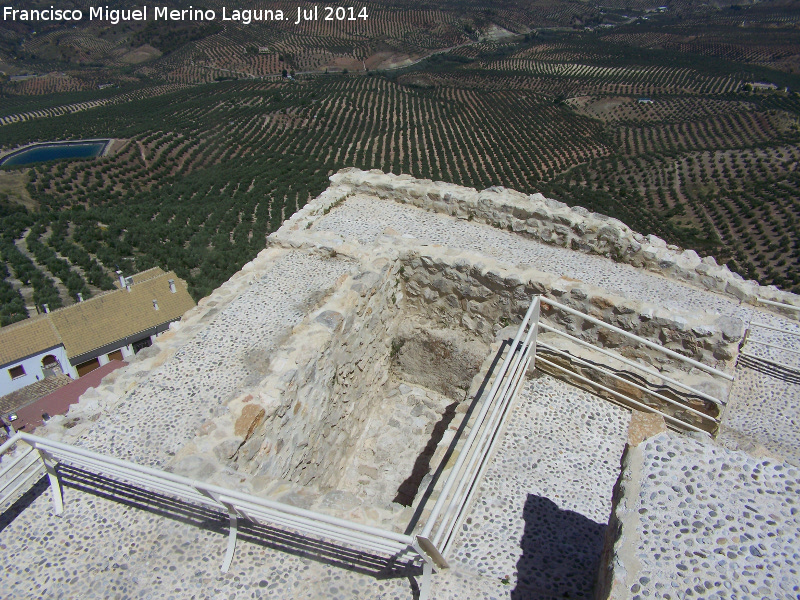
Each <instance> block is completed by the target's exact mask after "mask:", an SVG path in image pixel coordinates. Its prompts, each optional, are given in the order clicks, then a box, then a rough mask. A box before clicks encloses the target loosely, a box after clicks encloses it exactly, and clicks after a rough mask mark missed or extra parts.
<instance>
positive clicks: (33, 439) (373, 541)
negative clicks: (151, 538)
mask: <svg viewBox="0 0 800 600" xmlns="http://www.w3.org/2000/svg"><path fill="white" fill-rule="evenodd" d="M20 441H22V442H26V443H28V444H29V445H30V446H31V447H32V451H34V452H35V456H36V458H35V459H34V461H33V462H32V463H31V464H34V463H36V462H38V460H39V459H40V460H41V461H42V463H43V464H44V467H45V469H46V471H47V474H48V476H49V477H50V485H51V491H52V494H53V504H54V512H55V514H57V515H59V514H61V513H62V512H63V510H64V505H63V494H62V490H61V484H60V482H59V480H58V477H57V475H56V472H55V465H56V461H57V460H61V461H63V462H66V463H70V464H74V465H76V466H79V467H88V468H89V469H90V470H92V471H93V472H99V473H100V474H103V475H108V476H111V477H115V478H119V479H123V480H126V481H128V482H132V483H134V484H136V485H141V486H143V487H147V488H150V489H154V490H156V491H158V492H161V493H166V494H171V495H173V496H177V497H179V498H181V499H183V500H188V501H191V502H198V503H202V504H206V505H209V506H214V507H217V508H218V509H220V510H222V511H225V512H227V513H228V517H229V521H230V528H229V535H228V547H227V550H226V553H225V558H224V560H223V563H222V571H223V572H227V571H228V569H229V567H230V565H231V562H232V560H233V554H234V550H235V546H236V538H237V533H238V518H239V517H244V518H246V519H249V520H252V521H255V522H257V521H259V520H267V521H271V522H273V523H276V524H278V525H282V526H288V527H291V528H293V529H295V530H298V531H301V532H303V533H306V534H311V535H315V536H318V537H322V538H328V539H334V540H336V541H338V542H341V543H344V544H348V545H354V546H358V547H362V548H365V549H367V550H370V551H377V552H383V553H387V554H389V555H392V556H396V555H398V554H401V553H403V552H406V551H409V550H410V551H413V553H414V554H416V555H418V557H419V558H420V559H421V560H422V564H423V579H422V585H421V592H420V598H423V599H426V598H428V597H429V595H430V587H431V581H430V579H431V574H432V572H433V566H434V564H436V566H438V567H446V566H447V563H446V561H444V559H443V558H442V557H441V555H440V554H439V553H438V551H437V550H436V549H435V548H433V547H431V544H430V542H428V540H427V539H424V538H423V539H420V536H411V535H406V534H402V533H397V532H395V531H389V530H386V529H381V528H378V527H373V526H370V525H364V524H361V523H354V522H351V521H347V520H345V519H340V518H338V517H334V516H332V515H326V514H323V513H318V512H315V511H311V510H307V509H303V508H298V507H296V506H291V505H288V504H284V503H281V502H276V501H274V500H267V499H264V498H258V497H256V496H252V495H250V494H246V493H244V492H239V491H236V490H229V489H225V488H223V487H220V486H217V485H213V484H209V483H204V482H201V481H197V480H194V479H190V478H188V477H183V476H181V475H175V474H174V473H168V472H166V471H161V470H158V469H154V468H152V467H145V466H142V465H137V464H135V463H131V462H128V461H125V460H121V459H118V458H113V457H109V456H104V455H102V454H98V453H96V452H92V451H90V450H85V449H83V448H77V447H75V446H70V445H68V444H64V443H61V442H55V441H52V440H48V439H46V438H41V437H38V436H35V435H32V434H29V433H23V432H19V433H17V434H15V435H14V436H13V437H12V438H11V439H10V440H8V442H6V443H5V444H3V445H2V446H0V453H2V452H4V451H5V450H7V449H8V448H10V447H11V446H12V445H13V444H15V443H17V442H20ZM29 455H30V452H28V453H26V455H25V456H29ZM23 458H24V456H23V457H21V458H20V457H15V459H14V461H12V462H13V464H10V465H8V466H6V467H5V468H4V469H3V471H2V472H0V476H1V475H3V474H5V473H7V472H9V471H10V470H11V469H12V468H13V467H14V466H16V465H17V464H18V463H19V462H20V461H21V460H22V459H23ZM26 468H27V467H26ZM13 481H15V479H14V480H12V483H13ZM7 487H9V484H0V496H2V495H4V492H5V491H6V488H7ZM18 487H19V486H17V487H16V488H15V490H16V489H17V488H18ZM13 491H14V490H12V491H11V492H9V493H13Z"/></svg>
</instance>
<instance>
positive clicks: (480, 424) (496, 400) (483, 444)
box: [422, 296, 540, 556]
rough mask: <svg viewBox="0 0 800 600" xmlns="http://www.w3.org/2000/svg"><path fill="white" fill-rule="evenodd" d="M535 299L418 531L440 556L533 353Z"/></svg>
mask: <svg viewBox="0 0 800 600" xmlns="http://www.w3.org/2000/svg"><path fill="white" fill-rule="evenodd" d="M539 300H540V297H539V296H535V297H534V298H533V300H532V301H531V305H530V307H529V308H528V311H527V313H526V314H525V318H524V319H523V321H522V324H521V325H520V327H519V330H518V331H517V335H516V337H515V338H514V341H513V342H512V343H511V345H510V346H509V348H508V350H507V353H506V358H505V360H504V361H503V364H502V366H501V367H500V370H499V371H498V372H497V375H496V377H495V379H494V383H493V384H492V387H491V389H490V390H489V393H488V394H487V395H486V399H485V400H484V401H483V404H482V406H481V409H480V411H479V413H478V415H477V417H476V418H475V421H474V423H473V425H472V428H471V430H470V434H469V436H468V437H467V439H466V441H465V442H464V445H463V446H462V449H461V452H460V453H459V455H458V459H457V460H456V462H455V464H454V465H453V467H452V469H451V471H450V475H449V476H448V478H447V479H446V480H445V483H444V486H443V487H442V490H441V492H440V493H439V497H438V499H437V501H436V504H435V505H434V507H433V509H432V510H431V514H430V516H429V517H428V520H427V522H426V524H425V526H424V527H423V529H422V537H423V538H424V539H431V541H432V542H433V545H434V546H435V547H436V548H438V549H439V551H440V553H441V554H442V555H443V556H446V555H447V551H448V550H449V548H450V545H451V543H452V542H453V540H454V537H455V536H454V532H456V531H458V528H459V527H460V525H461V523H462V521H463V519H464V518H465V516H466V510H467V508H468V507H469V505H470V502H471V501H472V498H473V496H474V494H475V492H476V491H477V489H478V485H479V483H480V480H481V477H482V475H483V473H484V472H485V471H486V468H487V467H488V465H489V458H490V457H491V455H492V453H493V449H494V448H495V446H496V444H497V442H498V441H499V439H500V432H501V430H502V428H503V425H504V423H505V421H506V418H507V417H508V415H509V413H510V411H509V410H508V409H509V405H510V404H511V401H512V400H513V398H514V396H515V395H516V393H517V392H518V391H519V388H520V387H521V386H522V382H523V380H524V375H525V372H526V371H527V370H528V367H529V365H530V364H531V361H532V360H533V358H534V356H535V354H536V331H537V324H538V321H539V306H540V303H539ZM453 488H455V489H453ZM451 492H452V494H451ZM440 516H441V522H440V523H439V525H438V527H437V529H436V532H435V533H434V532H433V528H434V526H435V525H436V523H437V521H438V520H439V517H440ZM432 533H433V537H432V538H431V534H432Z"/></svg>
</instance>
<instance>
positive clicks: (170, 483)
mask: <svg viewBox="0 0 800 600" xmlns="http://www.w3.org/2000/svg"><path fill="white" fill-rule="evenodd" d="M542 302H544V303H547V304H548V305H550V306H552V307H554V308H556V309H559V310H562V311H564V312H567V313H570V314H573V315H576V316H578V317H580V318H582V319H586V320H588V321H590V322H593V323H595V324H597V325H599V326H601V327H605V328H607V329H610V330H612V331H615V332H617V333H619V334H620V335H623V336H625V337H627V338H629V339H632V340H633V341H634V342H636V343H639V344H643V345H645V346H648V347H650V348H653V349H655V350H658V351H660V352H663V353H664V354H666V355H668V356H670V357H672V358H674V359H678V360H681V361H683V362H685V363H688V364H691V365H692V366H694V367H697V368H699V369H702V370H703V371H706V372H708V373H711V374H713V375H715V376H718V377H722V378H724V379H727V380H732V379H733V377H732V376H731V375H728V374H727V373H724V372H722V371H719V370H717V369H714V368H712V367H709V366H708V365H704V364H702V363H700V362H698V361H695V360H693V359H690V358H688V357H685V356H683V355H681V354H679V353H677V352H674V351H672V350H668V349H666V348H663V347H661V346H659V345H658V344H655V343H653V342H650V341H649V340H646V339H644V338H641V337H639V336H637V335H634V334H631V333H628V332H627V331H624V330H622V329H620V328H618V327H615V326H613V325H610V324H608V323H605V322H603V321H600V320H599V319H595V318H594V317H591V316H589V315H586V314H584V313H581V312H579V311H576V310H574V309H572V308H569V307H567V306H564V305H562V304H560V303H558V302H555V301H553V300H550V299H548V298H544V297H542V296H534V297H533V299H532V301H531V304H530V307H529V308H528V310H527V312H526V314H525V317H524V319H523V321H522V323H521V324H520V326H519V329H518V330H517V334H516V336H515V337H514V340H513V341H512V342H511V345H510V346H509V347H508V349H507V351H506V356H505V359H504V360H503V363H502V365H501V367H500V369H499V370H498V372H497V375H496V376H495V378H494V381H493V383H492V386H491V388H490V390H489V392H488V394H486V396H485V400H483V403H482V405H481V408H480V410H479V411H478V414H477V416H476V417H475V419H474V421H473V423H472V426H471V429H470V433H469V435H468V436H467V439H466V440H465V441H464V443H463V445H462V448H461V451H460V452H459V454H458V458H457V459H456V462H455V464H454V465H453V467H452V469H451V471H450V474H449V476H448V477H447V479H446V480H445V482H444V485H443V487H442V490H441V492H440V493H439V496H438V498H437V501H436V503H435V505H434V507H433V509H432V510H431V513H430V516H429V517H428V519H427V521H426V523H425V525H424V526H423V528H422V530H421V532H420V533H419V534H417V535H406V534H401V533H397V532H393V531H388V530H384V529H380V528H376V527H371V526H368V525H363V524H359V523H353V522H350V521H346V520H344V519H340V518H337V517H333V516H331V515H326V514H322V513H318V512H314V511H310V510H306V509H302V508H297V507H294V506H290V505H287V504H283V503H280V502H275V501H272V500H266V499H264V498H258V497H256V496H252V495H249V494H245V493H242V492H237V491H233V490H228V489H224V488H222V487H219V486H215V485H210V484H207V483H203V482H200V481H196V480H193V479H189V478H186V477H182V476H180V475H175V474H172V473H167V472H164V471H160V470H158V469H154V468H150V467H144V466H141V465H137V464H134V463H131V462H128V461H124V460H120V459H116V458H111V457H107V456H103V455H101V454H97V453H95V452H91V451H88V450H85V449H82V448H77V447H74V446H70V445H67V444H63V443H60V442H54V441H50V440H47V439H44V438H40V437H37V436H34V435H31V434H28V433H17V434H16V435H14V436H13V437H12V438H11V439H10V440H9V441H8V442H7V443H6V444H4V445H3V446H2V447H0V454H2V452H4V451H6V450H7V449H8V448H10V447H11V446H12V445H13V444H15V443H19V442H24V443H26V444H28V445H30V447H31V449H30V450H29V451H27V452H23V453H22V454H21V455H20V456H18V457H15V458H14V459H13V461H12V462H11V463H10V464H9V465H3V469H2V471H0V499H2V498H7V497H8V496H9V495H10V494H13V493H14V492H15V491H16V490H18V489H19V488H20V487H21V486H22V485H24V484H25V483H26V482H28V481H30V479H31V478H32V477H33V476H35V475H37V474H39V475H40V474H41V470H40V469H39V468H38V467H37V469H35V470H33V471H30V470H29V469H30V467H31V465H44V468H45V471H46V473H47V475H48V476H49V478H50V484H51V492H52V495H53V503H54V512H55V513H56V514H61V513H62V512H63V510H64V506H63V496H62V490H61V485H60V482H59V480H58V476H57V474H56V470H55V467H56V465H57V463H58V461H63V462H65V463H67V464H71V465H74V466H77V467H81V468H84V469H86V470H88V471H90V472H94V473H98V474H101V475H105V476H110V477H112V478H116V479H121V480H123V481H125V482H128V483H131V484H134V485H137V486H141V487H143V488H146V489H150V490H153V491H156V492H159V493H164V494H168V495H172V496H176V497H178V498H180V499H182V500H185V501H189V502H195V503H199V504H203V505H207V506H212V507H215V508H217V509H219V510H222V511H224V512H226V513H227V514H228V518H229V523H230V527H229V535H228V546H227V550H226V552H225V557H224V559H223V563H222V570H223V571H227V570H228V568H229V567H230V565H231V562H232V560H233V555H234V552H235V547H236V539H237V533H238V519H239V518H244V519H248V520H251V521H254V522H268V523H270V524H274V525H277V526H279V527H281V528H289V529H292V530H295V531H298V532H300V533H302V534H305V535H309V536H315V537H320V538H325V539H332V540H335V541H337V542H339V543H342V544H344V545H352V546H357V547H360V548H364V549H367V550H369V551H372V552H378V553H384V554H388V555H390V556H394V557H396V556H398V555H400V554H403V553H405V552H408V551H413V553H415V554H416V555H417V558H418V559H421V560H422V567H423V577H422V581H421V586H420V599H421V600H426V599H427V598H429V596H430V589H431V574H432V573H433V569H434V567H437V568H447V567H448V564H447V561H446V559H445V558H444V557H445V556H447V554H448V551H449V549H450V548H451V547H452V544H453V542H454V540H455V537H456V536H455V533H456V532H457V531H458V530H459V529H460V527H461V525H462V524H463V521H464V519H465V518H466V515H467V510H468V509H469V506H470V504H471V502H472V499H473V498H474V495H475V493H476V492H477V490H478V486H479V485H480V482H481V479H482V477H483V475H484V473H485V471H486V469H487V468H488V466H489V463H490V459H491V457H492V456H493V453H494V449H495V447H496V446H497V443H498V442H499V441H500V438H501V436H502V431H503V428H504V425H505V423H506V421H507V419H508V417H509V415H510V413H511V411H510V407H511V403H512V402H513V400H514V398H515V396H516V394H517V392H518V391H519V389H520V388H521V386H522V384H523V382H524V377H525V373H526V372H527V371H528V369H529V367H530V366H531V364H532V362H533V361H534V360H539V361H541V362H542V363H544V364H547V365H549V366H552V367H555V368H558V369H561V370H564V371H567V369H565V368H564V367H560V366H559V365H557V364H555V363H553V362H551V361H549V360H547V359H546V358H543V357H541V356H538V357H537V356H536V350H537V344H538V346H539V347H541V348H543V349H546V350H548V351H549V352H554V353H557V354H560V355H563V356H565V357H568V358H569V359H570V360H572V361H576V362H578V363H579V364H582V365H585V366H587V367H591V368H593V369H595V370H598V371H600V372H602V373H603V374H604V375H606V376H608V377H611V378H613V379H616V380H619V381H622V382H624V383H625V384H626V385H629V386H633V387H635V388H637V389H639V390H642V391H643V392H646V393H648V394H651V395H653V396H655V397H657V398H659V399H660V400H662V401H664V402H667V403H669V404H671V405H676V406H679V407H680V409H681V410H685V411H688V412H690V413H691V414H694V415H696V416H698V417H700V418H704V419H711V420H714V421H717V419H715V418H714V417H712V416H710V415H706V414H705V413H702V412H701V411H698V410H695V409H694V408H692V407H690V406H687V405H685V404H681V403H680V402H677V401H676V400H674V399H671V398H669V397H667V396H665V395H663V394H661V393H659V392H657V391H655V390H651V389H649V388H647V387H646V386H643V385H639V384H638V383H636V382H634V381H631V380H630V379H626V378H623V377H620V376H619V375H617V374H616V373H613V372H612V371H611V370H609V369H605V368H603V367H601V366H599V365H596V364H594V363H591V362H589V361H586V360H584V359H582V358H580V357H576V356H573V355H571V354H569V353H567V352H565V351H563V350H561V349H558V348H555V347H554V346H552V345H549V344H545V343H542V342H541V341H538V342H537V335H538V331H539V328H540V327H541V328H542V329H543V330H545V331H549V332H552V333H554V334H556V335H559V336H562V337H565V338H569V339H570V340H572V341H573V342H575V343H577V344H580V345H583V346H589V347H591V348H592V349H593V350H594V351H596V352H600V353H602V354H604V355H607V356H610V357H613V358H614V359H615V360H618V361H621V362H622V363H624V364H626V365H628V366H631V367H635V368H636V369H638V370H640V371H642V372H644V373H647V374H649V375H651V376H657V377H659V378H661V380H663V381H665V382H668V383H670V384H672V385H675V386H678V387H680V388H682V389H684V390H686V391H688V392H690V393H692V394H694V395H696V396H698V397H701V398H704V399H706V400H709V401H711V402H713V403H715V404H717V405H723V404H724V402H723V401H722V400H721V399H718V398H715V397H713V396H711V395H709V394H706V393H704V392H702V391H700V390H697V389H694V388H692V387H691V386H688V385H686V384H684V383H682V382H680V381H678V380H675V379H673V378H670V377H668V376H666V375H662V374H661V373H660V372H658V371H657V370H655V369H654V368H651V367H649V366H646V365H642V364H639V363H636V362H634V361H631V360H628V359H626V358H624V357H622V356H620V355H618V354H616V353H614V352H611V351H609V350H606V349H604V348H599V347H597V346H594V345H593V344H590V343H588V342H585V341H583V340H580V339H579V338H577V337H575V336H572V335H569V334H567V333H565V332H563V331H560V330H557V329H555V328H554V327H551V326H550V325H547V324H545V323H542V322H540V319H539V316H540V309H541V303H542ZM568 372H569V374H570V377H574V378H577V379H579V380H581V381H584V382H586V383H588V384H591V385H592V386H594V387H596V388H599V389H602V390H604V391H606V392H607V393H610V394H612V395H615V396H617V397H620V398H621V399H624V400H625V401H627V402H629V403H632V404H633V405H636V406H639V407H641V408H642V409H644V410H648V411H651V412H655V413H658V414H660V415H662V416H663V417H664V418H665V419H667V420H669V421H670V422H673V423H677V424H679V425H680V426H681V427H685V428H689V429H693V430H697V431H702V430H701V429H699V428H697V427H695V426H694V425H692V424H691V423H687V422H685V421H681V420H679V419H678V418H676V417H673V416H671V415H668V414H666V413H664V412H662V411H659V410H658V409H656V408H654V407H651V406H648V405H646V404H643V403H641V402H638V401H637V400H635V399H633V398H630V397H629V396H626V395H624V394H622V393H621V392H618V391H616V390H612V389H610V388H608V387H606V386H603V385H601V384H600V383H598V382H596V381H592V380H590V379H588V378H585V377H583V376H582V375H578V374H577V373H574V372H572V371H568ZM22 467H24V469H28V471H24V470H23V471H20V473H19V475H18V476H13V477H5V475H7V474H9V473H11V471H12V469H15V468H18V469H19V468H22ZM434 528H435V530H434ZM412 556H413V554H412ZM417 558H414V560H417Z"/></svg>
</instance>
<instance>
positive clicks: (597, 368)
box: [539, 342, 719, 423]
mask: <svg viewBox="0 0 800 600" xmlns="http://www.w3.org/2000/svg"><path fill="white" fill-rule="evenodd" d="M539 347H541V348H544V349H546V350H549V351H551V352H556V353H557V354H560V355H561V356H564V357H566V358H568V359H569V360H574V361H575V362H577V363H580V364H582V365H585V366H587V367H589V368H591V369H594V370H595V371H599V372H600V373H603V374H604V375H608V376H609V377H611V378H612V379H616V380H617V381H621V382H623V383H624V384H626V385H630V386H632V387H635V388H636V389H638V390H642V391H643V392H645V393H647V394H651V395H652V396H655V397H656V398H659V399H660V400H663V401H664V402H667V403H669V404H672V405H673V406H677V407H679V408H681V409H684V410H688V411H689V412H692V413H694V414H696V415H697V416H698V417H701V418H703V419H709V420H711V421H714V422H715V423H719V418H717V417H713V416H711V415H708V414H706V413H704V412H701V411H699V410H697V409H695V408H692V407H691V406H686V405H685V404H681V403H680V402H678V401H677V400H674V399H672V398H668V397H667V396H664V395H663V394H659V393H658V392H656V391H655V390H651V389H650V388H648V387H645V386H643V385H639V384H638V383H636V382H635V381H631V380H630V379H625V378H624V377H621V376H620V375H617V374H616V373H613V372H611V371H609V370H608V369H604V368H602V367H600V366H598V365H595V364H593V363H591V362H589V361H588V360H584V359H582V358H580V357H578V356H573V355H572V354H570V353H569V352H565V351H564V350H559V349H558V348H556V347H554V346H551V345H550V344H545V343H544V342H539ZM565 370H566V369H565Z"/></svg>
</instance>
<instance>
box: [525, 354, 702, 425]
mask: <svg viewBox="0 0 800 600" xmlns="http://www.w3.org/2000/svg"><path fill="white" fill-rule="evenodd" d="M537 360H538V361H539V362H543V363H544V364H546V365H550V366H551V367H555V368H557V369H561V370H562V371H567V369H565V368H564V367H560V366H559V365H557V364H555V363H553V362H550V361H549V360H547V359H546V358H542V357H541V356H539V357H537ZM568 372H569V374H570V376H571V377H575V378H576V379H580V380H581V381H583V382H585V383H588V384H591V385H593V386H595V387H597V388H600V389H601V390H603V391H605V392H608V393H609V394H613V395H614V396H616V397H617V398H621V399H622V400H625V401H626V402H630V403H632V404H635V405H636V406H639V407H640V408H643V409H645V410H647V411H649V412H654V413H657V414H659V415H661V416H662V417H664V418H665V419H667V420H669V421H674V422H675V423H678V424H680V425H681V426H682V427H688V428H689V429H692V430H694V431H697V432H700V433H707V432H705V431H703V430H702V429H700V428H699V427H695V426H694V425H692V424H691V423H687V422H686V421H681V420H680V419H678V418H676V417H673V416H671V415H668V414H667V413H664V412H661V411H660V410H658V409H657V408H653V407H652V406H648V405H647V404H643V403H642V402H639V401H638V400H634V399H633V398H631V397H630V396H626V395H625V394H622V393H620V392H618V391H616V390H612V389H611V388H609V387H606V386H604V385H603V384H601V383H597V382H596V381H592V380H591V379H589V378H588V377H584V376H583V375H578V374H577V373H573V372H572V371H568Z"/></svg>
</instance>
